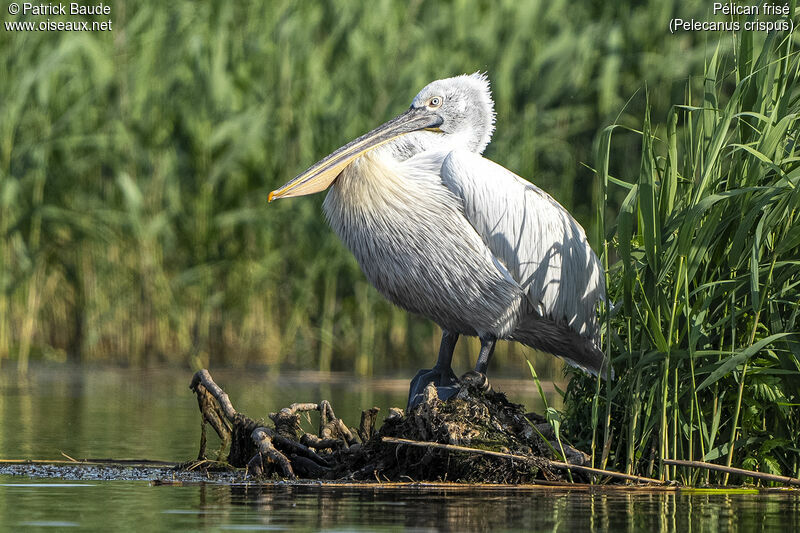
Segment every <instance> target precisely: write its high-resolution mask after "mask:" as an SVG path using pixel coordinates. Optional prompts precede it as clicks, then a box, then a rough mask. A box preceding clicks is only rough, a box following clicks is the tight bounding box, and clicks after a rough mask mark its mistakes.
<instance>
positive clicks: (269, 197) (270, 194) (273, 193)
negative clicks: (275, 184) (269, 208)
mask: <svg viewBox="0 0 800 533" xmlns="http://www.w3.org/2000/svg"><path fill="white" fill-rule="evenodd" d="M273 196H275V191H272V192H271V193H269V196H267V203H269V202H271V201H272V197H273Z"/></svg>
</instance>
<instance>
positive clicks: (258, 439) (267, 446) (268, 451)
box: [248, 427, 297, 479]
mask: <svg viewBox="0 0 800 533" xmlns="http://www.w3.org/2000/svg"><path fill="white" fill-rule="evenodd" d="M252 438H253V442H255V443H256V445H257V446H258V453H259V455H260V456H261V458H262V460H263V459H264V458H266V459H267V460H269V461H271V462H274V463H276V464H277V465H278V466H279V467H280V469H281V472H282V473H283V476H284V477H288V478H289V479H297V476H295V474H294V470H293V469H292V463H291V462H289V459H287V458H286V456H285V455H283V454H282V453H281V452H279V451H278V450H277V449H276V448H275V446H273V445H272V439H271V438H270V437H269V435H268V434H267V429H266V428H263V427H261V428H256V429H255V430H253V434H252ZM250 461H251V462H252V461H253V460H252V459H251V460H250ZM248 466H250V464H249V463H248Z"/></svg>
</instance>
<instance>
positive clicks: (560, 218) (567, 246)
mask: <svg viewBox="0 0 800 533" xmlns="http://www.w3.org/2000/svg"><path fill="white" fill-rule="evenodd" d="M441 179H442V183H443V184H444V185H445V186H446V187H447V188H448V189H449V190H450V191H451V192H452V193H453V194H455V195H456V196H457V197H458V198H460V199H461V201H462V202H463V210H464V216H465V217H466V218H467V219H468V220H469V222H470V224H472V227H474V228H475V231H476V232H477V233H478V234H479V235H480V236H481V238H482V239H483V241H484V243H486V245H487V247H488V248H489V250H490V251H491V253H492V254H493V255H494V256H495V258H496V259H497V260H498V261H500V262H501V263H502V264H503V265H504V266H505V267H506V269H507V270H508V272H509V273H510V274H511V276H512V277H513V278H514V280H515V281H516V282H517V283H519V285H520V286H521V287H523V289H524V290H525V291H526V294H527V296H528V300H529V301H530V303H531V305H532V307H533V310H535V311H536V313H537V314H538V315H539V316H541V317H544V318H548V319H550V320H553V321H555V322H556V323H559V324H565V325H568V326H569V327H570V328H571V329H572V330H573V331H575V332H577V333H580V334H581V335H582V336H584V337H587V338H590V339H592V340H593V341H595V342H596V341H597V340H599V339H598V337H599V330H598V323H597V314H596V309H595V305H596V303H597V300H598V299H599V298H602V297H603V295H604V294H605V288H604V280H603V275H602V269H601V267H600V262H599V261H598V259H597V255H595V253H594V252H593V251H592V249H591V248H590V247H589V243H588V241H587V240H586V233H585V232H584V230H583V228H582V227H581V226H580V224H578V222H577V221H576V220H575V219H574V218H572V216H571V215H570V214H569V213H568V212H567V211H566V209H564V208H563V207H562V206H561V205H560V204H559V203H558V202H556V201H555V200H554V199H553V198H552V197H551V196H550V195H549V194H547V193H546V192H544V191H542V190H541V189H539V188H538V187H536V186H535V185H533V184H531V183H530V182H528V181H525V180H523V179H522V178H520V177H519V176H517V175H516V174H514V173H513V172H511V171H509V170H507V169H505V168H503V167H501V166H500V165H498V164H496V163H494V162H492V161H490V160H488V159H485V158H483V157H481V156H480V155H478V154H474V153H472V152H467V151H453V152H450V153H449V154H448V155H447V156H446V157H445V158H444V160H443V162H442V167H441Z"/></svg>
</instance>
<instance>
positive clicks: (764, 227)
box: [565, 33, 800, 483]
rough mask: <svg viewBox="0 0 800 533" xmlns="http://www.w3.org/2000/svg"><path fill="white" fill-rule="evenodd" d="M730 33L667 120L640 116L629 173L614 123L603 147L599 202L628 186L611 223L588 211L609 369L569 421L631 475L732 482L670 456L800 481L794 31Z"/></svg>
mask: <svg viewBox="0 0 800 533" xmlns="http://www.w3.org/2000/svg"><path fill="white" fill-rule="evenodd" d="M736 40H737V43H736V47H735V49H734V54H733V56H732V59H731V60H725V59H724V56H723V54H721V53H720V51H719V50H717V51H716V52H714V53H712V54H709V59H708V62H707V65H706V68H705V76H704V77H703V80H702V82H703V85H702V91H696V90H695V86H694V85H693V84H692V83H689V84H687V85H686V94H685V98H684V103H683V104H682V105H676V106H675V107H674V108H672V109H671V110H670V111H669V113H668V114H667V116H666V121H665V123H664V124H656V123H654V122H653V121H652V114H651V113H649V112H647V111H646V112H645V115H644V121H643V126H642V129H641V131H640V132H638V133H639V135H640V137H641V146H642V149H641V165H640V169H639V172H638V176H637V177H636V178H635V179H633V180H625V179H624V178H623V177H622V176H613V175H612V170H611V168H612V164H613V161H612V160H611V158H610V156H609V154H610V153H611V152H610V149H609V148H610V146H612V145H613V143H614V142H615V140H614V135H615V132H616V131H617V130H618V128H619V126H617V125H612V126H610V127H609V128H607V129H606V130H605V132H604V133H603V135H602V137H601V138H600V142H599V148H598V165H597V166H598V176H599V177H600V181H601V184H602V195H603V197H605V198H608V197H609V194H610V191H612V190H613V189H620V188H621V189H623V190H625V191H626V194H627V196H626V198H625V200H624V201H623V202H622V204H621V207H620V208H619V211H618V213H617V215H616V217H610V216H608V217H607V213H609V212H610V210H611V205H612V204H611V203H610V202H606V203H603V204H602V205H601V207H600V210H599V212H598V215H599V221H600V222H599V224H598V229H599V230H600V231H602V232H603V241H604V243H605V244H604V260H605V261H606V264H607V265H608V296H609V301H610V302H613V305H612V306H611V308H610V309H609V310H607V313H606V318H605V323H604V341H605V345H606V347H607V350H608V353H609V354H611V355H612V357H613V363H614V368H615V369H616V372H617V376H618V377H617V379H616V380H614V381H609V382H607V383H604V384H602V385H599V384H598V383H597V382H596V381H594V380H590V379H587V378H582V377H576V379H574V380H573V381H572V382H571V383H570V386H569V388H568V390H567V394H566V398H565V402H566V409H567V416H566V417H565V420H566V423H567V424H568V426H567V432H568V433H569V434H570V436H571V437H573V438H575V439H577V440H578V441H583V442H585V443H586V444H587V445H589V444H590V443H591V447H592V449H593V450H594V452H595V454H594V459H595V461H596V462H597V463H599V464H603V465H609V466H612V467H613V468H617V469H622V470H624V471H626V472H629V473H632V472H636V473H641V474H645V475H648V476H650V475H653V474H654V473H655V474H656V475H660V476H661V477H662V478H670V479H676V478H677V479H681V480H683V481H685V482H691V483H694V482H697V481H711V482H720V483H725V482H727V481H728V479H727V476H722V475H720V476H716V475H713V477H709V475H708V474H697V473H692V472H689V471H684V470H682V469H680V468H676V467H670V466H667V465H665V464H664V463H663V462H662V460H663V459H669V458H672V459H691V460H705V461H712V462H717V463H722V464H726V465H728V466H730V465H732V464H733V465H736V466H741V467H744V468H748V469H757V470H760V471H764V472H769V473H776V474H784V475H792V476H794V477H798V475H800V220H799V219H800V145H798V134H799V132H800V127H799V126H800V55H799V54H798V50H797V48H798V47H797V44H798V40H797V39H796V38H794V39H793V37H792V36H790V35H788V34H777V33H772V34H769V35H767V36H766V37H765V36H763V35H757V34H753V33H740V34H738V35H737V36H736ZM728 95H729V96H728ZM698 476H703V477H702V478H700V479H698Z"/></svg>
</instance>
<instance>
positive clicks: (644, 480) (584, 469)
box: [382, 437, 668, 485]
mask: <svg viewBox="0 0 800 533" xmlns="http://www.w3.org/2000/svg"><path fill="white" fill-rule="evenodd" d="M382 440H383V442H388V443H391V444H408V445H410V446H419V447H422V448H439V449H442V450H450V451H454V452H467V453H477V454H481V455H490V456H493V457H502V458H504V459H516V460H518V461H528V462H535V461H534V458H533V457H528V456H525V455H515V454H512V453H504V452H495V451H492V450H481V449H478V448H467V447H466V446H456V445H454V444H441V443H439V442H422V441H417V440H409V439H398V438H394V437H383V439H382ZM536 460H537V461H538V460H541V461H543V462H544V463H545V464H546V465H547V466H550V467H553V468H563V469H566V470H574V471H576V472H585V473H587V474H599V475H602V476H608V477H614V478H619V479H627V480H628V481H636V482H638V483H652V484H656V485H664V484H666V483H668V482H665V481H661V480H659V479H652V478H649V477H641V476H632V475H629V474H622V473H620V472H614V471H611V470H603V469H600V468H591V467H588V466H579V465H571V464H568V463H562V462H561V461H551V460H550V459H545V458H543V457H542V458H536Z"/></svg>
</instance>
